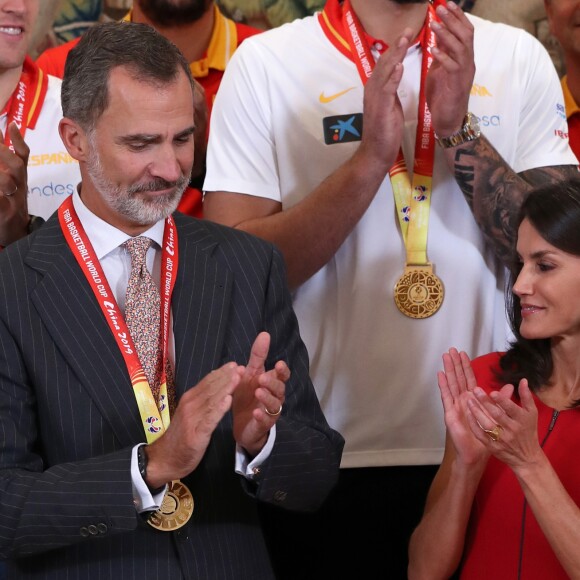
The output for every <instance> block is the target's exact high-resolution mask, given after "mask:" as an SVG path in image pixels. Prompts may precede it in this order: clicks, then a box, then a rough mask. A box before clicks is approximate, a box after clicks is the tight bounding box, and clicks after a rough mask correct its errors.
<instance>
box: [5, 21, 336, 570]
mask: <svg viewBox="0 0 580 580" xmlns="http://www.w3.org/2000/svg"><path fill="white" fill-rule="evenodd" d="M87 87H90V91H87V90H86V88H87ZM63 110H64V114H65V118H64V119H63V121H62V122H61V128H60V129H61V136H62V138H63V141H64V143H65V145H66V146H67V149H68V151H69V153H70V154H71V155H72V156H73V157H75V158H76V159H78V161H79V163H80V167H81V172H82V177H83V181H82V184H81V188H80V191H79V193H80V195H79V193H77V194H74V195H73V196H72V198H71V199H70V201H66V202H65V204H63V207H62V208H61V210H59V212H58V215H55V216H53V217H52V218H51V219H50V220H49V221H48V222H47V223H46V225H45V226H44V227H43V228H42V229H41V230H39V231H38V232H36V233H34V234H32V235H31V236H28V237H27V238H25V239H23V240H21V241H20V242H18V243H16V244H14V245H13V246H11V247H10V248H8V250H6V251H5V252H3V253H2V255H0V285H1V292H0V555H1V556H2V557H3V558H6V559H7V560H8V566H9V577H10V578H64V577H66V578H69V579H74V578H90V579H93V578H94V579H98V578H103V579H104V578H107V579H109V578H146V579H150V578H153V579H156V578H163V579H172V580H173V579H177V578H188V579H189V578H208V579H221V578H242V579H244V578H248V579H252V580H254V579H261V578H271V577H272V571H271V567H270V562H269V559H268V556H267V552H266V548H265V542H264V538H263V536H262V532H261V530H260V528H259V524H258V519H257V515H256V500H258V501H265V502H269V503H273V504H277V505H280V506H282V507H286V508H288V509H296V510H314V509H316V508H317V507H318V506H319V505H320V504H321V502H322V501H323V499H324V497H325V496H326V495H327V493H328V491H329V490H330V489H331V487H332V485H333V484H334V482H335V480H336V478H337V475H338V465H339V461H340V455H341V450H342V445H343V440H342V438H341V437H340V435H339V434H337V433H336V432H334V431H332V430H331V429H330V428H329V427H328V425H327V423H326V421H325V419H324V417H323V415H322V413H321V411H320V407H319V405H318V402H317V399H316V395H315V393H314V390H313V388H312V384H311V383H310V379H309V378H308V358H307V354H306V351H305V348H304V345H303V343H302V341H301V339H300V337H299V334H298V328H297V323H296V318H295V316H294V314H293V311H292V308H291V305H290V297H289V294H288V291H287V289H286V283H285V274H284V270H283V266H282V263H281V259H280V257H279V254H278V253H277V251H276V250H274V249H273V247H272V246H270V245H269V244H267V243H265V242H262V241H259V240H258V239H256V238H253V237H251V236H248V235H245V234H243V233H239V232H235V231H234V230H230V229H228V228H224V227H220V226H218V225H215V224H209V223H205V222H202V221H196V220H192V219H190V218H186V217H184V216H181V215H179V214H175V215H174V216H173V219H170V218H169V217H168V216H169V215H170V214H171V213H172V211H173V209H174V207H175V205H176V204H177V202H178V201H179V196H180V193H181V192H182V191H183V187H184V184H186V183H187V177H188V176H187V171H188V168H190V167H191V166H192V163H191V162H192V155H193V135H192V134H193V93H192V84H191V78H190V76H189V67H188V66H187V63H186V62H185V61H184V60H183V58H182V57H181V55H180V54H179V52H178V51H177V49H176V48H175V47H173V45H171V44H170V43H169V42H168V41H167V40H165V39H164V38H163V37H161V36H160V35H158V34H157V33H156V32H154V31H153V29H151V28H150V27H146V26H141V25H136V24H115V23H112V24H106V25H100V26H97V27H95V28H94V29H92V30H91V31H89V32H88V33H87V34H86V35H85V36H84V37H83V40H82V41H81V43H80V44H79V45H78V47H77V48H76V49H75V50H74V51H73V52H72V53H71V55H70V57H69V62H68V63H67V69H66V73H65V79H64V84H63ZM166 218H167V219H166ZM71 224H76V225H75V227H74V228H73V227H72V226H71ZM167 231H169V232H170V235H169V236H167V235H166V234H167ZM160 232H161V235H160ZM171 232H173V233H171ZM164 236H166V237H164ZM172 236H173V237H172ZM134 237H145V238H150V239H151V240H153V243H152V246H151V247H150V248H149V250H148V251H147V256H146V265H147V269H148V270H150V271H151V272H152V274H153V280H155V281H156V282H157V281H159V280H160V279H161V278H160V277H159V274H160V272H163V273H164V275H165V274H166V275H167V279H172V280H174V289H173V294H172V298H171V302H170V304H171V315H172V324H170V325H169V324H168V325H167V326H166V327H163V324H162V325H161V326H162V327H163V328H169V330H168V335H167V337H166V340H164V341H162V342H163V344H164V345H167V349H166V350H167V352H168V360H169V367H170V368H171V369H172V371H171V372H169V371H168V375H169V374H171V375H173V376H174V379H173V380H171V379H168V380H167V381H166V382H167V383H171V384H174V391H175V395H176V398H177V403H176V408H175V410H174V411H173V413H172V416H171V424H170V425H168V422H166V421H165V419H163V415H161V421H158V420H155V422H154V423H152V422H151V421H149V420H150V419H152V417H147V416H146V414H143V412H142V406H141V405H142V404H143V402H142V399H144V398H145V397H142V396H141V395H140V396H139V397H137V398H136V396H135V394H134V392H133V388H134V389H135V390H136V392H140V391H138V388H141V387H140V386H139V385H141V384H142V383H141V382H139V381H138V380H136V379H134V375H131V379H130V376H129V372H128V368H130V367H129V366H128V363H127V360H128V358H127V357H128V355H129V354H130V353H131V352H133V351H132V350H131V348H129V347H127V343H126V342H125V339H124V338H123V339H121V338H120V337H121V332H118V333H117V334H115V333H114V332H111V329H114V328H116V327H115V325H121V324H124V322H123V321H122V320H120V318H122V317H116V314H111V313H116V312H117V308H118V310H119V311H120V312H123V308H124V301H123V300H124V299H123V295H124V291H125V289H126V287H127V281H128V278H129V270H130V269H131V263H130V260H129V259H128V256H127V251H126V248H125V243H126V241H127V240H131V238H134ZM177 248H178V254H177ZM177 255H178V258H177V259H176V260H174V261H171V257H175V256H177ZM89 256H92V257H91V259H90V260H89ZM89 262H90V265H89ZM168 264H171V266H170V267H169V266H168ZM175 270H177V272H176V274H175V275H174V277H173V278H172V275H173V273H174V272H175ZM165 280H166V278H163V284H161V283H160V286H161V288H160V289H161V295H162V302H163V300H164V298H163V297H164V296H165V295H166V293H165V290H166V286H165ZM103 296H106V300H104V301H103V299H102V298H103ZM103 304H105V306H104V308H103ZM263 331H265V332H263ZM123 336H126V335H123ZM256 337H257V338H256ZM133 339H134V340H135V341H137V338H135V337H133ZM133 350H134V349H133ZM241 365H246V366H241ZM143 366H144V365H143ZM266 368H270V369H271V370H270V371H266ZM289 368H290V369H292V374H291V375H290V371H289ZM194 385H195V386H194ZM132 386H133V388H132ZM192 387H193V388H192ZM168 392H171V391H168ZM149 396H151V395H150V392H149ZM169 398H170V402H171V396H170V397H169ZM137 399H139V400H137ZM151 399H152V397H151ZM163 408H164V407H163V405H162V402H161V400H160V402H159V403H158V409H159V411H160V412H162V411H163ZM156 411H157V410H155V412H156ZM148 424H149V425H150V427H151V429H153V427H154V424H157V425H161V424H162V426H161V433H162V434H161V435H160V436H157V437H156V438H154V437H152V436H151V434H149V437H151V438H149V439H147V441H149V442H150V444H148V445H146V446H145V447H142V444H143V443H144V442H145V429H146V428H147V425H148ZM156 429H159V427H156ZM234 464H235V469H234ZM175 480H181V483H182V484H183V485H185V486H187V487H188V488H189V490H191V494H192V496H193V498H194V501H195V507H194V511H193V515H192V516H191V519H190V520H189V521H188V522H187V523H186V524H185V525H183V526H182V527H178V526H177V525H175V526H173V524H172V529H173V530H174V531H163V530H158V529H154V528H153V527H151V526H150V525H149V523H150V521H149V520H150V519H151V518H150V513H151V512H153V511H155V510H156V509H157V508H159V507H160V506H161V512H163V510H165V509H166V508H167V505H166V501H164V500H165V499H166V498H167V497H168V495H170V494H169V492H168V491H167V484H169V483H171V482H174V481H175ZM172 485H173V484H172ZM172 489H173V488H172ZM167 509H168V508H167ZM156 513H157V514H158V513H159V512H156ZM161 515H163V514H161ZM160 517H161V516H160ZM161 527H162V526H161Z"/></svg>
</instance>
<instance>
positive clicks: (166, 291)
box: [58, 195, 178, 439]
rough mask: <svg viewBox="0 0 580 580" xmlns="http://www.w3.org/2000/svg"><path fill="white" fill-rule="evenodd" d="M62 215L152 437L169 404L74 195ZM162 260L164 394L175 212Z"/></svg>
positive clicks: (66, 234) (174, 258) (174, 255)
mask: <svg viewBox="0 0 580 580" xmlns="http://www.w3.org/2000/svg"><path fill="white" fill-rule="evenodd" d="M58 218H59V221H60V226H61V229H62V232H63V234H64V237H65V239H66V241H67V244H68V246H69V248H70V249H71V251H72V253H73V255H74V257H75V259H76V261H77V263H78V264H79V266H80V268H81V270H82V271H83V273H84V275H85V277H86V279H87V281H88V283H89V285H90V286H91V289H92V291H93V294H94V295H95V298H96V299H97V302H98V303H99V306H100V307H101V310H102V312H103V315H104V316H105V319H106V320H107V323H108V324H109V328H110V329H111V332H112V333H113V336H114V337H115V341H116V342H117V346H118V347H119V349H120V351H121V354H122V355H123V358H124V359H125V364H126V365H127V370H128V371H129V376H130V378H131V383H132V385H133V389H134V392H135V397H136V399H137V403H138V405H139V410H140V412H141V416H142V419H143V422H144V428H145V431H146V433H147V436H148V438H149V436H150V434H154V435H160V434H161V433H162V432H163V427H165V428H167V426H168V425H169V411H168V406H167V405H163V404H160V405H159V410H158V409H157V404H156V403H155V401H154V400H153V396H152V395H151V389H150V388H149V385H148V383H147V379H146V378H145V373H144V372H143V368H142V366H141V363H140V361H139V357H138V355H137V352H136V350H135V345H134V343H133V339H132V338H131V335H130V333H129V329H128V327H127V324H126V322H125V319H124V317H123V315H122V314H121V312H120V309H119V306H118V304H117V301H116V300H115V296H114V295H113V292H112V291H111V288H110V286H109V283H108V282H107V279H106V277H105V275H104V273H103V270H102V267H101V264H100V262H99V260H98V258H97V256H96V253H95V251H94V249H93V246H92V244H91V242H90V240H89V238H88V236H87V234H86V232H85V230H84V228H83V226H82V224H81V221H80V220H79V218H78V215H77V213H76V211H75V209H74V205H73V201H72V195H71V196H69V197H67V199H66V200H65V201H64V202H63V203H62V205H61V206H60V207H59V209H58ZM161 264H162V265H161V321H162V339H163V343H162V348H163V367H162V369H163V371H162V373H163V375H162V378H161V383H162V394H163V386H164V385H165V383H166V377H165V368H166V362H167V351H168V343H169V319H170V306H171V296H172V294H173V288H174V286H175V280H176V278H177V265H178V244H177V230H176V228H175V223H174V222H173V218H171V216H170V217H168V218H167V219H166V220H165V230H164V232H163V251H162V255H161ZM165 388H166V385H165ZM165 396H166V393H165ZM162 407H163V408H162ZM159 411H160V412H161V415H160V414H159ZM158 421H161V425H158V426H155V424H156V423H157V422H158ZM154 427H155V428H154ZM154 438H155V437H153V438H152V439H154Z"/></svg>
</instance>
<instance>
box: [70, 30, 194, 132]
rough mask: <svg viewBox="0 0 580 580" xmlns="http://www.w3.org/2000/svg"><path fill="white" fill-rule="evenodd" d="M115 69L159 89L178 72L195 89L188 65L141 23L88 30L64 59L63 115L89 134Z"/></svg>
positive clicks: (105, 100)
mask: <svg viewBox="0 0 580 580" xmlns="http://www.w3.org/2000/svg"><path fill="white" fill-rule="evenodd" d="M116 67H125V68H126V69H127V70H128V71H129V73H130V74H131V75H133V76H134V78H135V79H137V80H139V81H142V82H146V83H151V84H152V85H158V86H160V87H163V86H164V85H167V84H170V83H172V82H174V81H175V80H176V79H177V78H178V76H179V74H180V71H181V70H183V72H184V73H185V74H186V75H187V78H188V79H189V81H190V83H191V86H192V90H195V89H194V82H193V78H192V76H191V71H190V69H189V64H188V63H187V61H186V60H185V58H184V56H183V55H182V54H181V52H179V49H178V48H177V47H176V46H175V45H174V44H173V43H172V42H170V41H169V40H167V39H166V38H165V37H164V36H162V35H161V34H159V33H158V32H156V31H155V30H154V29H153V28H152V27H151V26H147V25H146V24H136V23H132V22H106V23H103V24H97V25H95V26H93V27H91V28H90V29H89V30H88V31H87V32H86V33H85V34H84V35H83V36H82V38H81V40H80V42H79V43H78V44H77V46H75V47H74V48H73V49H72V50H71V51H70V53H69V55H68V58H67V60H66V65H65V69H64V77H63V81H62V93H61V99H62V111H63V115H64V116H65V117H68V118H69V119H72V120H73V121H75V122H77V123H78V124H79V125H80V126H81V127H82V128H83V129H84V130H85V131H87V132H90V131H92V130H93V129H94V126H95V124H96V122H97V120H98V119H99V117H100V116H101V115H102V114H103V112H104V111H105V109H106V108H107V107H108V104H109V87H108V82H109V77H110V75H111V71H112V70H113V69H114V68H116Z"/></svg>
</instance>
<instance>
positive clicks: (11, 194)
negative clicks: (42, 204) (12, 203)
mask: <svg viewBox="0 0 580 580" xmlns="http://www.w3.org/2000/svg"><path fill="white" fill-rule="evenodd" d="M17 191H18V186H17V185H16V186H15V187H14V191H12V192H11V193H8V192H7V191H4V192H3V193H4V195H5V196H6V197H12V196H13V195H14V194H15V193H16V192H17Z"/></svg>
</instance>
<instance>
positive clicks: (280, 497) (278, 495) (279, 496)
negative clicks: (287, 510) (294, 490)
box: [274, 491, 288, 503]
mask: <svg viewBox="0 0 580 580" xmlns="http://www.w3.org/2000/svg"><path fill="white" fill-rule="evenodd" d="M287 495H288V494H287V493H286V492H285V491H276V492H274V501H277V502H279V503H282V502H284V501H286V497H287Z"/></svg>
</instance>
